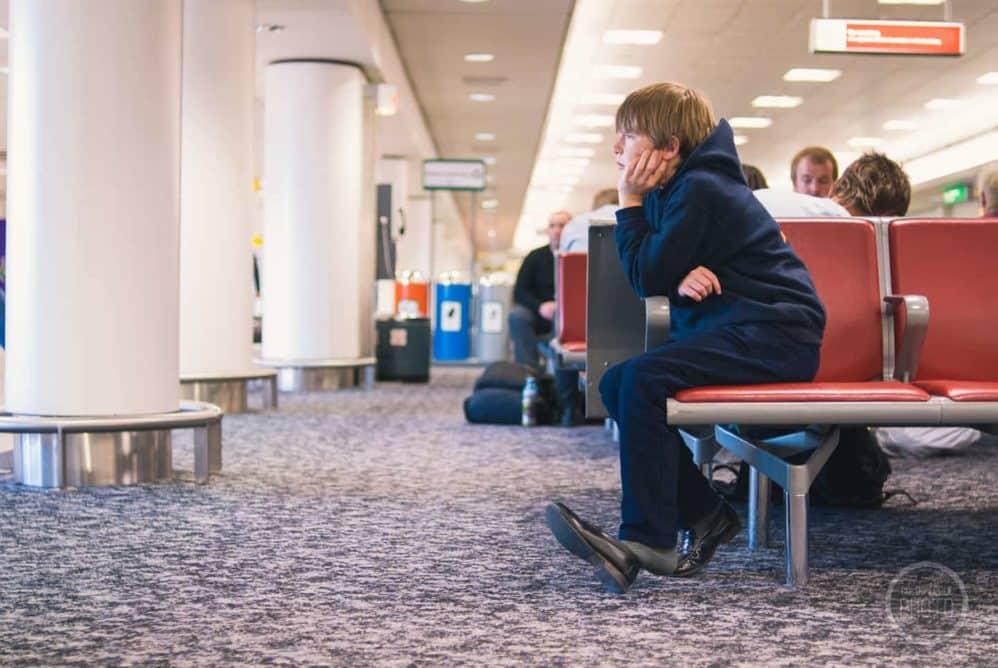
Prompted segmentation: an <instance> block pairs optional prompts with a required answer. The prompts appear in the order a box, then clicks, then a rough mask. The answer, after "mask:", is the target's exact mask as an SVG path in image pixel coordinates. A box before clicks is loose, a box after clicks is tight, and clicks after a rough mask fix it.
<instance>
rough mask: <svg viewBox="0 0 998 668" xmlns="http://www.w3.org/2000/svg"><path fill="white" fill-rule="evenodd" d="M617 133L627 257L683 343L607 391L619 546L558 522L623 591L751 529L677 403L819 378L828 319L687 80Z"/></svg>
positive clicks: (631, 100) (697, 561)
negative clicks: (710, 473)
mask: <svg viewBox="0 0 998 668" xmlns="http://www.w3.org/2000/svg"><path fill="white" fill-rule="evenodd" d="M616 126H617V135H618V136H617V141H616V143H615V144H614V154H615V157H616V161H617V167H618V169H619V170H620V171H621V176H620V181H619V183H618V191H619V198H620V207H621V208H620V209H619V210H618V211H617V214H616V215H617V223H618V224H617V228H616V236H617V247H618V249H619V252H620V260H621V263H622V264H623V268H624V273H625V274H626V275H627V276H628V278H629V280H630V283H631V285H632V287H633V288H634V290H635V291H636V292H637V293H638V295H639V296H641V297H649V296H653V295H664V296H667V297H669V298H670V301H671V340H670V341H669V342H668V343H666V344H665V345H663V346H660V347H658V348H655V349H652V350H649V351H647V352H645V353H644V354H642V355H639V356H637V357H635V358H633V359H630V360H628V361H626V362H623V363H622V364H618V365H617V366H615V367H613V368H611V369H610V370H609V371H608V372H607V373H606V375H605V376H604V377H603V380H602V382H601V383H600V393H601V395H602V397H603V401H604V403H605V404H606V407H607V409H608V411H609V413H610V416H611V417H612V418H613V419H614V420H616V422H617V424H618V427H619V429H620V473H621V487H622V490H621V491H622V498H621V524H620V529H619V532H618V538H613V537H612V536H609V535H608V534H606V533H604V532H602V531H601V530H599V529H598V528H597V527H594V526H593V525H591V524H589V523H588V522H586V521H585V520H583V519H581V518H580V517H578V516H577V515H576V514H575V513H573V512H572V511H571V510H570V509H569V508H568V507H567V506H565V505H564V504H561V503H557V504H552V505H551V506H549V507H548V509H547V512H546V516H547V521H548V526H549V528H550V529H551V531H552V533H553V534H554V535H555V537H556V538H557V539H558V541H559V542H560V543H561V544H562V546H563V547H565V548H566V549H568V550H569V551H570V552H572V553H573V554H575V555H576V556H579V557H581V558H583V559H585V560H587V561H588V562H590V563H591V564H592V565H594V566H595V567H596V575H597V577H598V579H599V580H600V581H601V582H602V583H603V585H604V587H606V588H607V589H608V590H610V591H613V592H617V593H623V592H625V591H627V589H628V588H629V587H630V586H631V584H633V582H634V579H635V578H636V577H637V573H638V572H639V570H641V569H644V570H647V571H649V572H651V573H654V574H657V575H675V576H687V575H692V574H694V573H697V572H699V571H700V570H702V569H703V567H704V566H705V565H706V564H707V562H708V561H709V560H710V559H711V557H712V556H713V554H714V551H715V550H716V549H717V547H718V545H720V544H721V543H724V542H727V541H729V540H731V539H732V538H733V537H734V536H735V535H736V534H737V533H738V531H739V530H740V529H741V524H740V522H739V520H738V516H737V514H736V513H735V512H734V510H733V509H731V508H730V506H728V505H727V504H726V503H724V502H723V501H722V500H721V498H720V497H718V496H717V494H716V493H715V492H714V491H713V490H712V489H711V487H710V484H709V483H708V481H707V480H706V479H705V478H704V477H703V475H701V474H700V472H699V470H698V469H697V468H696V466H695V465H694V464H693V461H692V458H691V456H690V454H689V452H688V451H687V449H686V448H685V447H684V446H683V444H682V440H681V438H680V436H679V434H678V433H677V431H676V430H675V428H673V427H670V426H669V425H667V424H666V420H665V405H666V399H667V398H668V397H671V396H673V395H675V393H676V392H678V391H680V390H683V389H686V388H690V387H698V386H704V385H731V384H753V383H775V382H804V381H809V380H811V379H813V378H814V374H815V373H816V372H817V369H818V361H819V348H820V346H821V340H822V335H823V333H824V325H825V310H824V306H823V305H822V303H821V301H820V300H819V299H818V297H817V295H816V293H815V290H814V285H813V284H812V282H811V278H810V276H809V275H808V273H807V269H806V268H805V267H804V264H803V263H802V262H801V260H800V259H799V258H798V257H797V256H796V255H795V254H794V253H793V251H792V250H791V249H790V247H789V246H788V245H787V243H786V242H785V241H784V239H783V238H782V235H781V234H780V230H779V227H778V226H777V225H776V222H775V221H774V220H773V218H772V216H770V215H769V214H768V213H767V212H766V210H765V208H763V206H762V204H760V203H759V201H758V200H757V199H756V198H755V197H754V196H753V194H752V191H751V190H750V189H749V187H748V186H747V185H746V183H745V177H744V175H743V173H742V167H741V163H740V161H739V159H738V154H737V152H736V151H735V145H734V137H733V134H732V131H731V128H730V126H729V125H728V124H727V122H726V121H724V120H722V121H720V122H719V123H718V122H717V121H716V120H715V118H714V114H713V112H712V111H711V108H710V104H709V102H707V100H706V99H705V98H704V97H703V96H701V95H700V94H699V93H697V92H696V91H694V90H691V89H688V88H686V87H685V86H682V85H679V84H673V83H663V84H654V85H651V86H647V87H645V88H642V89H640V90H637V91H635V92H633V93H631V94H630V95H629V96H628V97H627V99H626V100H625V101H624V103H623V104H622V105H621V107H620V109H618V110H617V118H616ZM680 528H681V529H683V530H684V537H683V540H682V541H681V544H680V545H679V546H678V549H677V544H676V532H677V529H680Z"/></svg>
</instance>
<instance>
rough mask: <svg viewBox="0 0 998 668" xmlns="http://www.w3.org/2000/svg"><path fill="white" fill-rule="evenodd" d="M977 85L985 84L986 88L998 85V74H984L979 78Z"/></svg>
mask: <svg viewBox="0 0 998 668" xmlns="http://www.w3.org/2000/svg"><path fill="white" fill-rule="evenodd" d="M977 83H979V84H984V85H985V86H995V85H998V72H988V73H987V74H982V75H981V76H979V77H977Z"/></svg>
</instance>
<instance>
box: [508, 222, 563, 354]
mask: <svg viewBox="0 0 998 668" xmlns="http://www.w3.org/2000/svg"><path fill="white" fill-rule="evenodd" d="M571 218H572V214H570V213H568V212H567V211H558V212H556V213H552V214H551V216H550V217H549V218H548V227H547V234H548V243H547V244H546V245H544V246H541V247H540V248H535V249H534V250H532V251H530V252H529V253H528V254H527V257H525V258H524V259H523V264H521V265H520V271H519V272H518V273H517V275H516V285H515V286H514V287H513V308H512V309H510V312H509V334H510V337H511V338H512V339H513V359H514V360H515V361H517V362H518V363H520V364H526V365H527V366H530V367H532V368H534V369H535V370H536V371H537V372H538V373H540V372H541V371H543V369H542V368H541V366H540V361H539V355H538V353H537V343H538V341H539V337H541V336H545V335H547V334H550V333H551V329H552V320H553V319H554V309H555V303H554V251H556V250H558V243H559V241H560V240H561V230H562V228H564V227H565V225H566V224H567V223H568V221H569V220H570V219H571Z"/></svg>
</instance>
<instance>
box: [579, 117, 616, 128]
mask: <svg viewBox="0 0 998 668" xmlns="http://www.w3.org/2000/svg"><path fill="white" fill-rule="evenodd" d="M573 120H574V121H575V122H576V124H578V125H581V126H583V127H586V128H609V127H613V123H614V120H615V119H614V117H613V116H610V115H609V114H583V115H581V116H576V117H575V118H574V119H573Z"/></svg>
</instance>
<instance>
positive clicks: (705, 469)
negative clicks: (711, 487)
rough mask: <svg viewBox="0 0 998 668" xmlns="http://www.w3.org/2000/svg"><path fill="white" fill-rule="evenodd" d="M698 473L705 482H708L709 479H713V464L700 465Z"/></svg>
mask: <svg viewBox="0 0 998 668" xmlns="http://www.w3.org/2000/svg"><path fill="white" fill-rule="evenodd" d="M700 473H702V474H703V477H704V478H706V479H707V482H710V479H711V478H713V477H714V463H713V462H704V463H703V464H701V465H700Z"/></svg>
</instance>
